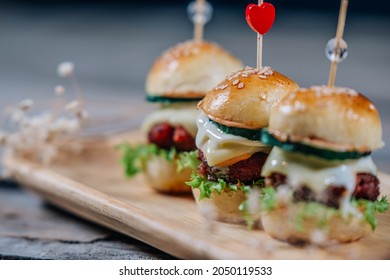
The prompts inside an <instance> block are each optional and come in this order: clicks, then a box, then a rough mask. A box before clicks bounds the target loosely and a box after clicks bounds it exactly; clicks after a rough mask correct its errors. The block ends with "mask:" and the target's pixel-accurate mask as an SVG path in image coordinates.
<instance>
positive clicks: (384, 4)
mask: <svg viewBox="0 0 390 280" xmlns="http://www.w3.org/2000/svg"><path fill="white" fill-rule="evenodd" d="M2 2H3V3H5V4H8V5H29V6H38V7H40V8H42V7H54V6H57V7H58V6H59V5H60V6H62V7H65V6H83V5H88V6H89V7H90V5H91V4H93V5H94V6H95V7H105V8H107V7H114V6H116V7H118V6H122V7H124V6H143V5H155V4H156V3H157V4H158V5H165V4H168V5H173V4H174V5H183V6H184V5H187V3H188V1H183V0H164V1H152V0H142V1H120V0H110V1H107V0H106V1H104V0H0V3H2ZM209 2H211V3H212V4H213V5H224V6H229V7H237V8H240V7H241V8H242V7H245V6H246V4H248V3H256V2H257V1H248V0H209ZM268 2H271V3H272V4H274V5H275V7H276V8H277V9H282V10H284V9H292V10H297V9H299V10H321V11H329V10H331V11H332V10H334V9H335V7H337V6H338V5H339V4H340V1H339V0H323V1H319V0H311V1H309V0H290V1H286V0H279V1H277V0H273V1H268ZM349 2H350V3H349V7H350V8H349V11H350V12H352V13H353V12H363V13H367V12H368V13H374V14H386V13H389V12H390V2H389V1H386V0H375V1H372V0H371V1H367V0H366V1H364V0H351V1H349Z"/></svg>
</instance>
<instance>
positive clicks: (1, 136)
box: [0, 131, 8, 145]
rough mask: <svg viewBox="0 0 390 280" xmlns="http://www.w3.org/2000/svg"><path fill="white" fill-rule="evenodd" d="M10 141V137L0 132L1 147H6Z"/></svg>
mask: <svg viewBox="0 0 390 280" xmlns="http://www.w3.org/2000/svg"><path fill="white" fill-rule="evenodd" d="M7 140H8V135H7V133H5V132H4V131H0V145H6V144H7Z"/></svg>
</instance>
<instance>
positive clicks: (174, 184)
mask: <svg viewBox="0 0 390 280" xmlns="http://www.w3.org/2000/svg"><path fill="white" fill-rule="evenodd" d="M191 173H192V169H190V168H186V169H183V170H182V171H181V172H179V173H178V172H177V165H176V162H174V161H167V160H166V159H165V158H162V157H158V156H153V157H151V158H150V159H149V160H148V161H147V163H146V166H145V170H144V174H145V179H146V181H147V182H148V183H149V185H150V186H151V187H152V188H154V189H155V190H156V191H158V192H161V193H167V194H182V193H191V188H190V187H189V186H187V185H186V183H185V182H187V181H188V180H189V179H190V177H191Z"/></svg>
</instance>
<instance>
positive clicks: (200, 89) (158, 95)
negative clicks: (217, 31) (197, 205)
mask: <svg viewBox="0 0 390 280" xmlns="http://www.w3.org/2000/svg"><path fill="white" fill-rule="evenodd" d="M238 69H242V64H241V62H240V61H239V60H238V59H236V58H235V57H234V56H232V55H231V54H229V53H228V52H226V51H225V50H223V49H222V48H221V47H219V46H218V45H216V44H214V43H210V42H205V41H202V42H195V41H188V42H185V43H181V44H178V45H177V46H175V47H173V48H171V49H169V50H167V51H166V52H165V53H163V54H162V56H161V57H159V58H158V59H157V60H156V61H155V63H154V65H153V66H152V68H151V70H150V72H149V75H148V77H147V80H146V91H147V101H149V102H152V103H156V104H158V105H159V108H158V109H157V110H156V111H154V112H153V113H151V114H150V115H149V116H148V117H147V118H146V119H145V120H144V122H143V125H142V130H143V131H144V134H145V135H146V136H147V139H148V144H146V145H140V146H137V147H131V146H129V145H123V146H122V150H123V152H124V156H123V164H124V167H125V171H126V174H127V175H128V176H133V175H135V174H136V173H138V172H139V171H143V172H144V174H145V177H146V180H147V181H148V183H149V184H150V185H151V186H152V187H153V188H155V189H156V190H158V191H160V192H164V193H183V192H191V189H190V188H189V187H188V186H187V185H186V184H185V182H186V181H188V179H189V178H190V175H191V169H189V168H183V169H182V170H180V172H178V171H177V169H178V168H177V164H176V160H177V159H178V158H179V157H180V155H181V153H182V152H190V151H192V150H195V149H196V146H195V135H196V132H197V128H196V123H195V118H196V116H197V111H196V104H197V103H198V102H199V100H201V99H202V98H203V97H204V96H205V94H206V93H207V92H208V91H209V90H210V89H212V87H213V86H214V85H215V84H216V83H217V82H218V81H220V80H222V79H223V78H224V77H225V76H226V75H227V74H229V73H231V72H232V71H237V70H238Z"/></svg>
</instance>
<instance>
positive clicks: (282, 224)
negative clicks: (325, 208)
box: [261, 203, 372, 245]
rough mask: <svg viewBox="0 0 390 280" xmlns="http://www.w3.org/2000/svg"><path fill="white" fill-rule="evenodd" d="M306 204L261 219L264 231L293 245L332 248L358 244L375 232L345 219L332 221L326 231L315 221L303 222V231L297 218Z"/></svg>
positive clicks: (354, 219) (360, 222) (357, 221)
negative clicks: (334, 244)
mask: <svg viewBox="0 0 390 280" xmlns="http://www.w3.org/2000/svg"><path fill="white" fill-rule="evenodd" d="M303 207H304V204H303V203H299V204H295V205H293V206H289V207H288V208H280V209H277V210H273V211H270V212H264V213H262V215H261V221H262V224H263V228H264V231H265V232H266V233H268V234H269V235H271V236H272V237H274V238H276V239H278V240H281V241H287V242H290V243H312V244H317V245H331V244H333V243H347V242H352V241H356V240H358V239H360V238H362V237H365V236H367V235H368V234H370V232H372V230H371V227H370V225H369V224H368V223H367V222H366V221H365V220H364V219H360V218H357V217H350V218H347V219H343V218H342V217H339V216H332V217H330V219H329V221H328V224H327V226H326V228H319V227H318V226H317V222H316V220H315V218H304V220H303V222H302V228H303V230H299V229H298V228H297V226H296V222H295V221H296V217H297V215H298V214H299V213H302V211H303Z"/></svg>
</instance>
